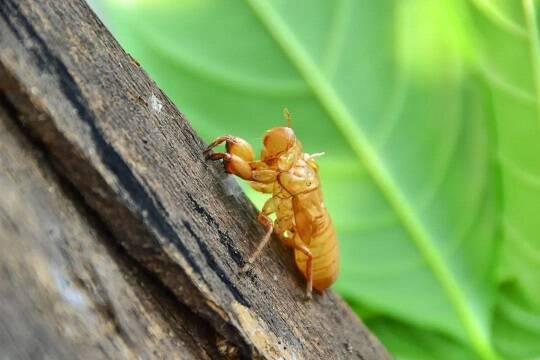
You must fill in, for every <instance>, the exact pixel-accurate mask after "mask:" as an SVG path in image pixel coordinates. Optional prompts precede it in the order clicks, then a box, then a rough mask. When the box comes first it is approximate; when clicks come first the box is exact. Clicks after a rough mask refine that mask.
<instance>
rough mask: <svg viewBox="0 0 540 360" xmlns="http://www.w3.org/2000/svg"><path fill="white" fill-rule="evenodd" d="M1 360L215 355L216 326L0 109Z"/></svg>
mask: <svg viewBox="0 0 540 360" xmlns="http://www.w3.org/2000/svg"><path fill="white" fill-rule="evenodd" d="M0 169H1V171H0V248H1V249H2V251H0V278H1V281H0V349H1V356H0V357H1V358H3V359H37V358H40V359H43V358H49V359H74V358H80V359H90V358H91V359H119V358H146V359H148V358H168V357H170V356H171V354H182V358H183V359H194V360H196V359H210V358H218V357H219V352H218V349H217V346H216V342H217V341H219V338H218V337H216V334H215V333H214V331H213V329H211V327H210V326H209V325H208V324H206V323H205V322H204V321H203V320H202V319H200V318H198V317H197V316H195V315H194V314H193V313H191V312H190V311H189V309H188V308H186V307H185V306H184V305H182V304H179V303H178V301H177V300H176V299H175V298H174V296H173V295H172V294H171V293H170V292H169V291H168V289H165V288H163V287H160V286H159V282H157V281H155V279H154V278H153V276H151V275H148V274H147V272H146V271H145V270H144V269H141V268H140V266H138V265H137V264H136V263H135V262H134V261H133V260H131V259H129V257H127V256H126V255H125V254H123V251H122V249H120V248H119V247H118V245H116V243H115V242H114V241H113V240H112V239H111V235H110V234H109V233H108V232H107V231H106V230H103V228H102V226H101V225H100V224H99V221H97V220H95V219H94V217H93V216H92V215H91V214H89V213H88V212H87V211H85V210H84V206H83V209H81V207H78V206H77V205H76V204H77V203H78V202H79V201H78V200H80V199H78V198H77V196H75V197H73V196H69V194H70V193H72V192H71V191H69V189H66V187H69V186H64V187H62V186H60V185H59V183H61V182H59V181H58V178H57V177H56V176H55V175H54V174H53V173H52V171H51V169H50V167H49V166H48V160H47V159H46V158H45V157H44V156H42V155H41V153H40V152H39V151H36V150H35V147H33V146H32V144H30V143H29V142H28V141H27V139H25V138H24V137H23V136H22V135H21V133H20V130H19V129H18V128H17V127H16V126H14V122H13V120H10V119H9V117H8V116H7V115H6V113H5V112H4V111H3V110H2V109H0Z"/></svg>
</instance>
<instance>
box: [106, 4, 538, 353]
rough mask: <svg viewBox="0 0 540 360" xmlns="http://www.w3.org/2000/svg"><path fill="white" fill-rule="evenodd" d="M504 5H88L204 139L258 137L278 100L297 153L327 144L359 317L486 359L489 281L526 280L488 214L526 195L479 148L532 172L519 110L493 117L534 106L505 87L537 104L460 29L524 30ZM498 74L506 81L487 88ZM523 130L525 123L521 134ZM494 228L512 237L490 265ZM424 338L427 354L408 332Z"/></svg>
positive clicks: (398, 347) (402, 339)
mask: <svg viewBox="0 0 540 360" xmlns="http://www.w3.org/2000/svg"><path fill="white" fill-rule="evenodd" d="M508 3H509V2H508V1H506V2H502V3H501V4H502V5H501V6H498V5H497V6H496V5H494V3H493V2H492V1H487V0H470V2H466V1H460V0H455V1H450V0H444V1H443V0H440V1H436V2H435V1H431V0H416V1H414V0H394V1H391V0H387V1H362V2H359V1H352V0H341V1H334V2H330V1H324V0H320V1H314V0H310V1H307V0H304V1H294V2H291V1H284V0H244V1H240V0H237V1H227V2H224V1H217V0H182V1H173V0H168V1H165V0H162V1H149V0H139V1H128V0H103V2H101V3H99V4H98V5H100V6H101V9H103V12H104V14H105V15H104V16H105V18H106V19H107V20H108V24H109V25H110V26H111V28H112V29H113V31H114V32H115V34H116V36H117V37H118V38H119V40H120V41H121V43H122V44H123V45H124V47H125V48H127V49H128V50H129V51H130V52H131V53H132V54H133V55H134V56H135V57H136V58H137V59H138V60H139V61H140V62H141V63H142V64H143V66H144V67H145V69H146V70H147V71H148V72H149V73H150V74H151V75H152V76H153V78H154V79H156V81H157V82H158V83H159V84H160V86H161V87H162V88H164V89H165V90H166V92H167V94H168V95H169V96H171V97H172V98H173V99H174V100H175V101H176V102H177V104H178V105H179V107H180V108H181V109H182V111H183V112H185V113H186V114H187V115H188V117H189V119H190V120H191V121H192V122H193V125H194V126H195V128H196V129H197V131H198V132H199V133H200V134H202V136H203V137H205V138H206V139H207V140H210V139H211V138H212V137H215V136H217V135H221V134H223V133H231V134H235V135H238V136H241V137H244V138H246V139H247V140H249V141H250V142H252V143H254V144H259V143H260V139H261V137H262V134H263V133H264V131H265V130H266V129H268V128H270V127H273V126H277V125H280V124H284V123H285V122H284V121H283V120H282V119H281V118H280V113H281V109H282V108H283V107H285V106H286V107H288V108H289V109H290V110H291V111H292V113H293V127H294V128H295V131H296V133H297V135H298V136H299V138H300V139H301V140H302V142H303V143H304V146H305V149H306V151H307V152H318V151H325V152H326V154H327V155H325V157H323V158H321V160H320V164H321V176H322V183H323V191H324V193H325V203H326V204H327V206H328V207H329V209H330V211H331V214H332V216H333V218H334V221H335V224H336V227H337V229H338V235H339V240H340V250H341V262H342V267H341V276H340V279H339V282H338V284H337V286H336V287H337V289H338V290H339V291H340V292H341V293H342V294H343V295H344V296H345V297H346V298H347V299H349V300H350V301H351V303H352V304H353V306H355V308H356V309H357V311H359V312H360V313H361V314H366V315H369V314H377V319H378V320H377V321H373V322H372V324H373V328H374V330H375V331H376V332H377V334H378V335H379V336H380V337H381V338H382V339H383V340H385V339H387V342H386V344H387V346H389V347H390V350H391V351H393V352H394V353H395V354H396V355H398V356H400V357H403V358H410V359H424V358H428V355H429V354H437V353H439V354H440V353H445V354H446V353H447V354H448V356H447V358H449V359H450V358H459V356H461V355H462V356H463V358H474V357H478V358H482V359H496V358H498V355H497V353H496V350H495V349H494V346H495V344H494V340H493V337H492V335H491V329H492V327H493V323H492V317H493V310H492V309H493V307H494V304H495V296H496V291H497V289H498V288H497V286H499V285H500V284H501V283H502V281H503V279H505V280H508V279H514V280H515V281H517V282H519V283H520V284H522V283H523V287H524V288H526V289H527V291H529V290H530V289H531V286H532V282H531V281H530V279H529V280H527V281H525V280H520V279H522V278H523V279H525V277H524V274H525V272H526V271H525V270H527V269H528V271H530V269H531V263H526V264H516V261H515V260H516V258H515V256H516V254H517V249H522V247H519V245H516V243H515V242H514V241H510V240H509V237H508V235H507V232H506V231H505V232H503V236H500V233H499V232H498V229H499V224H500V218H499V216H498V215H499V213H500V211H503V212H504V214H505V218H508V219H512V221H517V220H518V218H519V216H518V215H519V209H520V207H523V206H525V207H526V208H525V209H526V210H523V211H526V212H527V215H532V213H530V214H529V210H531V211H532V210H534V209H535V207H536V206H538V202H537V204H534V203H533V202H532V201H531V199H534V197H532V196H533V193H527V194H528V195H525V194H524V193H518V191H519V190H518V189H511V187H512V186H515V184H516V182H513V183H512V182H508V181H509V180H507V178H510V176H508V175H507V174H506V170H505V169H503V168H502V167H501V169H499V170H498V169H497V168H496V167H494V166H493V162H492V161H491V158H492V152H493V149H495V148H497V147H498V148H500V149H501V150H500V153H501V154H505V155H508V157H509V158H511V159H512V162H514V161H518V160H519V161H522V162H517V164H518V165H520V167H519V168H521V169H524V170H525V172H526V173H529V172H530V171H532V174H537V172H536V168H533V169H530V168H528V162H529V161H530V162H535V161H537V160H536V159H537V158H538V157H537V155H538V154H539V152H538V151H537V150H538V149H536V146H538V144H533V143H532V142H531V144H529V145H530V147H529V145H525V147H521V145H522V144H520V138H519V134H521V131H525V130H529V131H532V128H531V126H530V124H529V125H527V126H528V127H527V126H525V125H523V126H524V127H523V128H522V127H520V126H521V125H520V126H515V127H514V123H510V122H509V121H508V120H505V121H503V120H502V119H506V118H510V117H513V118H515V119H518V118H524V119H525V118H527V117H528V116H530V114H529V113H532V116H536V111H537V109H536V108H535V107H534V106H533V107H532V109H531V110H526V109H524V108H522V107H519V106H517V105H516V104H512V103H510V104H509V105H508V106H509V107H508V108H506V104H507V102H509V101H510V100H509V99H510V98H512V99H513V100H512V101H517V100H520V101H522V102H527V101H529V102H531V103H536V102H537V101H536V99H537V97H536V95H534V91H531V88H530V87H529V85H531V86H532V88H534V82H531V83H526V85H527V86H524V85H523V84H525V83H522V82H521V81H523V82H526V81H527V76H525V74H524V73H523V74H522V72H526V71H529V75H530V69H531V68H532V67H531V66H530V65H531V64H525V66H523V68H527V69H528V70H526V69H523V68H522V67H521V66H516V64H515V60H510V57H511V56H515V55H514V54H512V53H505V49H504V48H501V49H499V48H497V47H496V46H495V45H494V44H495V42H492V41H495V40H493V39H491V38H490V37H491V33H487V34H486V35H485V37H486V38H485V39H484V38H478V39H476V38H473V37H471V35H470V34H471V30H472V29H474V30H475V31H478V33H479V34H483V29H482V28H480V27H481V26H483V25H482V24H477V22H476V21H477V17H488V19H484V20H483V22H491V23H490V26H495V27H498V28H501V29H503V30H501V32H504V33H506V34H507V35H505V36H512V37H519V38H523V37H529V36H530V35H529V32H528V31H527V30H525V28H523V27H522V26H521V25H520V23H519V22H516V21H515V19H514V18H513V17H512V16H519V14H520V12H519V11H518V12H516V11H513V10H515V9H512V7H511V6H510V5H508ZM496 4H498V2H497V3H496ZM505 6H507V7H505ZM507 14H510V15H507ZM516 14H517V15H516ZM477 25H478V26H479V28H477ZM498 31H499V30H498ZM512 41H518V40H512ZM479 44H484V45H486V46H487V47H488V49H487V50H488V52H486V53H487V54H490V56H489V57H488V59H489V60H493V59H492V56H493V54H492V51H496V52H497V51H498V52H497V53H496V54H495V55H497V56H493V57H494V58H497V59H498V55H500V59H499V60H500V61H501V65H502V66H504V67H506V68H505V69H506V70H509V71H511V72H513V75H515V76H516V77H517V79H518V80H520V82H517V83H514V82H512V81H510V80H512V79H509V78H507V77H506V74H505V73H500V72H495V73H491V72H489V71H488V73H489V75H493V77H494V78H495V79H496V80H498V82H496V85H494V88H493V89H492V87H491V85H492V83H491V82H488V81H487V80H486V78H487V76H486V75H485V74H484V72H483V71H482V70H481V69H483V68H481V67H479V66H478V64H479V61H478V59H479V57H478V56H477V55H478V53H477V51H478V49H477V46H479ZM490 44H491V45H493V46H495V49H491V48H489V46H490ZM489 51H491V53H490V52H489ZM499 53H500V54H499ZM518 54H521V52H519V53H518ZM526 57H527V59H530V58H531V57H530V52H527V54H526ZM486 83H489V88H488V86H486ZM499 87H503V88H507V89H509V90H508V91H510V92H511V93H513V94H510V95H508V94H507V95H505V96H506V97H508V98H509V99H506V98H505V97H499V96H498V95H497V94H496V92H497V91H498V90H499ZM512 96H513V97H512ZM516 99H517V100H516ZM494 118H496V120H497V123H496V124H494ZM494 134H495V135H496V136H494ZM532 134H533V132H529V133H526V134H525V135H526V136H527V141H526V142H528V141H529V139H531V140H532V138H533V135H532ZM505 136H508V139H506V140H505V139H503V137H505ZM534 136H536V135H534ZM512 142H513V143H514V145H517V146H518V148H516V149H514V148H513V147H512V146H513V145H512ZM259 146H260V145H259ZM520 149H525V150H520ZM530 151H532V152H530ZM533 154H534V155H533ZM514 155H515V156H517V158H515V159H514ZM519 156H523V159H521V158H519ZM539 166H540V165H539ZM538 169H540V167H538ZM501 173H502V175H501ZM501 176H502V181H503V184H502V186H501V185H500V183H499V182H500V177H501ZM535 176H536V175H535ZM514 181H517V180H514ZM520 184H521V183H520ZM521 185H523V184H521ZM521 185H520V186H521ZM512 191H513V192H514V193H512ZM512 194H514V195H512ZM507 196H509V198H508V199H509V200H507V199H506V197H507ZM503 197H504V203H503V201H502V200H501V199H502V198H503ZM537 198H538V197H536V199H537ZM520 201H522V202H523V203H521V204H520ZM511 202H514V203H513V204H511ZM525 203H526V204H525ZM503 205H504V209H502V210H501V209H500V207H501V206H503ZM511 209H513V210H511ZM536 213H537V214H538V212H536ZM507 214H508V215H507ZM523 221H525V223H522V222H519V223H518V222H516V223H512V224H513V225H514V226H516V228H518V229H520V231H523V232H524V235H523V238H524V239H525V240H524V241H525V242H526V243H527V244H529V245H530V243H531V242H532V240H531V237H534V236H535V235H539V234H540V231H539V229H537V228H536V227H535V225H534V223H533V222H532V221H533V220H532V217H527V220H523ZM499 240H502V241H504V243H505V249H510V250H505V251H504V253H503V256H502V257H503V258H504V264H505V265H504V269H505V270H504V272H501V274H503V275H501V277H500V279H496V277H495V272H496V270H500V269H501V267H500V266H499V263H498V259H499V258H498V254H499V245H500V242H499ZM534 241H536V240H534ZM533 245H534V244H533ZM506 252H508V254H506ZM521 265H522V270H519V269H520V266H521ZM530 278H532V277H530ZM497 280H498V282H497ZM523 281H525V282H523ZM501 289H502V288H501ZM504 291H505V290H504V289H502V290H501V292H503V293H504ZM360 303H361V304H363V306H358V305H355V304H360ZM498 309H499V310H501V309H502V308H501V307H500V306H499V308H498ZM501 311H503V310H501ZM496 314H499V313H496ZM503 314H507V312H504V311H503ZM497 319H499V320H498V321H499V322H498V323H497V324H499V323H500V324H502V323H503V321H502V320H501V319H502V317H501V316H499V315H497ZM511 319H512V320H515V318H514V317H511ZM507 322H511V323H512V321H507ZM514 323H515V322H514ZM380 324H383V325H384V326H383V325H380ZM518 326H519V324H518ZM503 333H504V331H503V332H498V333H497V334H503ZM395 334H397V335H395ZM407 343H410V344H411V346H410V347H407V346H405V344H407ZM424 343H425V344H426V347H425V349H424V350H425V351H422V347H421V346H415V345H412V344H424ZM428 344H429V346H428ZM414 349H417V350H418V351H416V350H414ZM502 350H503V351H504V350H505V349H502ZM504 352H505V353H508V352H506V351H504ZM452 354H453V355H452ZM472 354H474V355H472Z"/></svg>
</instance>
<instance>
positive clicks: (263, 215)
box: [240, 198, 276, 272]
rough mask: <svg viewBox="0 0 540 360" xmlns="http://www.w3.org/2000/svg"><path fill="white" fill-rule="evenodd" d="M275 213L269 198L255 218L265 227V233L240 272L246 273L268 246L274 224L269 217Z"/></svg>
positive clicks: (273, 201)
mask: <svg viewBox="0 0 540 360" xmlns="http://www.w3.org/2000/svg"><path fill="white" fill-rule="evenodd" d="M275 211H276V203H275V199H274V198H270V199H269V200H268V201H267V202H266V203H265V204H264V206H263V209H262V211H261V212H260V213H259V215H258V216H257V219H258V220H259V222H260V223H261V224H262V225H264V226H265V227H266V233H265V234H264V236H263V238H262V239H261V241H260V242H259V245H257V249H255V251H254V252H253V254H251V256H250V257H249V258H248V261H247V262H246V264H245V265H244V266H243V267H242V269H241V270H240V271H241V272H246V271H248V270H249V268H250V267H251V264H253V262H254V261H255V260H257V257H258V256H259V254H260V253H261V251H262V250H263V249H264V247H265V246H266V244H268V241H270V239H271V237H272V232H273V231H274V222H273V221H272V219H270V217H269V215H270V214H272V213H273V212H275Z"/></svg>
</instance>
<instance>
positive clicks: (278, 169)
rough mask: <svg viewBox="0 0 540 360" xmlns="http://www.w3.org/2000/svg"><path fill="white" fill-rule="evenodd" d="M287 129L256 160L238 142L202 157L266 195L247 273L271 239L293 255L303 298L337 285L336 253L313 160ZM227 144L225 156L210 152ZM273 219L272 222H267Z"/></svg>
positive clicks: (272, 134) (267, 139)
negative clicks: (300, 276) (261, 234)
mask: <svg viewBox="0 0 540 360" xmlns="http://www.w3.org/2000/svg"><path fill="white" fill-rule="evenodd" d="M284 115H285V118H286V119H287V120H288V122H289V126H284V127H274V128H272V129H270V130H268V131H267V132H266V134H265V136H264V138H263V149H262V151H261V157H260V160H255V155H254V152H253V148H252V147H251V145H250V144H249V143H248V142H247V141H245V140H243V139H241V138H238V137H236V136H232V135H224V136H219V137H217V138H216V139H215V140H214V141H212V142H211V143H210V145H209V146H208V148H207V149H206V150H205V151H204V154H205V156H206V158H207V159H211V160H222V161H223V165H224V168H225V171H226V172H227V173H229V174H233V175H236V176H239V177H241V178H242V179H244V180H247V181H249V182H250V185H251V186H252V187H253V188H254V189H255V190H257V191H259V192H262V193H267V194H270V198H269V199H268V200H267V201H266V203H265V204H264V206H263V208H262V210H261V212H260V213H259V215H258V220H259V222H260V223H261V224H262V225H263V226H265V227H266V230H267V231H266V234H265V235H264V237H263V238H262V240H261V241H260V243H259V244H258V246H257V248H256V250H255V251H254V252H253V254H252V255H251V256H250V257H249V259H248V261H247V262H246V266H244V268H243V270H246V269H247V268H248V267H249V266H250V265H251V264H252V263H253V262H254V261H255V260H256V259H257V257H258V256H259V254H260V253H261V251H262V250H263V248H264V247H265V245H266V244H267V243H268V241H269V240H270V238H271V235H272V233H275V234H276V235H277V236H278V237H279V238H280V239H281V241H282V243H283V244H284V245H285V246H288V247H291V248H293V249H294V254H295V261H296V265H297V267H298V269H299V270H300V271H301V272H302V274H303V275H304V276H305V278H306V280H307V282H306V295H307V297H309V298H311V293H312V288H315V289H316V290H318V291H320V292H322V291H323V290H324V289H326V288H328V287H329V286H330V285H332V283H333V282H334V281H335V280H336V278H337V275H338V267H339V253H338V244H337V239H336V233H335V229H334V226H333V224H332V220H331V218H330V215H329V214H328V211H327V209H326V207H325V206H324V202H323V195H322V192H321V187H320V180H319V167H318V165H317V163H316V157H317V156H320V155H322V153H317V154H312V155H309V154H306V153H304V152H303V148H302V144H301V143H300V141H299V140H298V139H297V137H296V135H295V133H294V131H293V129H292V128H291V125H290V123H291V118H290V114H289V112H288V111H287V109H285V110H284ZM222 143H225V152H213V151H212V149H213V148H214V147H216V146H218V145H220V144H222ZM272 214H275V220H272V219H271V218H270V216H271V215H272Z"/></svg>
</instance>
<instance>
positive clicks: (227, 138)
mask: <svg viewBox="0 0 540 360" xmlns="http://www.w3.org/2000/svg"><path fill="white" fill-rule="evenodd" d="M222 143H225V150H226V152H217V153H214V152H213V151H212V149H213V148H214V147H216V146H218V145H220V144H222ZM203 154H204V156H205V157H206V158H207V159H211V160H223V165H224V167H225V171H226V172H227V173H229V174H233V175H236V176H239V177H241V178H242V179H245V180H251V179H252V176H253V174H252V169H251V162H252V161H253V158H254V157H255V155H254V153H253V148H252V147H251V145H250V144H249V143H248V142H247V141H245V140H243V139H241V138H238V137H235V136H232V135H224V136H219V137H217V138H216V139H214V141H212V142H211V143H210V145H208V147H207V148H206V150H204V152H203Z"/></svg>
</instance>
